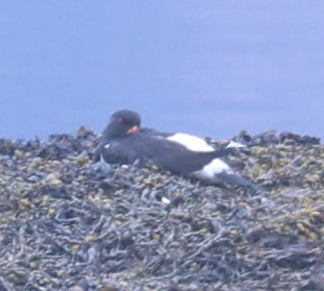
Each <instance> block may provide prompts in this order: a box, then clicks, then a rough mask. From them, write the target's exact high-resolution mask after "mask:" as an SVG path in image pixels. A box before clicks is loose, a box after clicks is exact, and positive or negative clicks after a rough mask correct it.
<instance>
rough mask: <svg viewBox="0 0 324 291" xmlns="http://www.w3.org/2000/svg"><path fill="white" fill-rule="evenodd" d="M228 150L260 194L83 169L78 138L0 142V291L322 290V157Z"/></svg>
mask: <svg viewBox="0 0 324 291" xmlns="http://www.w3.org/2000/svg"><path fill="white" fill-rule="evenodd" d="M234 139H235V140H237V141H239V142H242V143H244V144H246V146H247V147H246V148H245V149H242V150H240V151H238V153H237V154H236V155H234V156H231V157H229V161H228V162H229V163H232V164H235V163H236V164H238V163H241V164H242V162H243V164H244V165H243V166H244V167H240V173H241V174H242V175H244V176H245V177H247V178H249V179H251V180H253V181H256V182H257V183H258V184H259V185H260V186H261V188H262V189H261V190H260V191H257V192H256V191H252V190H251V189H243V188H240V187H233V186H228V187H225V188H220V187H215V186H210V185H203V184H201V183H199V182H196V181H190V180H188V179H185V178H183V177H179V176H172V175H170V174H169V173H166V172H162V171H160V170H159V169H157V168H156V167H154V166H152V167H150V168H144V169H138V168H137V167H136V166H120V167H116V166H110V165H108V164H105V163H103V162H99V163H97V164H93V163H92V154H93V150H94V148H95V146H96V143H97V135H96V134H95V133H94V132H92V131H91V130H88V129H85V128H80V129H79V131H78V132H77V133H76V135H67V134H62V135H58V134H56V135H52V136H51V137H50V138H49V140H48V142H41V141H39V140H37V139H36V140H31V141H22V140H16V141H12V140H8V139H0V168H1V174H0V290H1V291H5V290H7V291H9V290H10V291H14V290H30V291H31V290H33V291H34V290H63V291H64V290H72V291H82V290H102V291H104V290H105V291H128V290H132V291H133V290H135V291H136V290H138V291H142V290H161V291H162V290H165V291H171V290H172V291H176V290H183V291H187V290H192V291H196V290H207V291H208V290H224V291H225V290H231V291H233V290H240V291H241V290H247V291H251V290H324V287H323V286H324V253H323V242H322V237H323V233H324V202H323V195H324V190H323V183H324V181H323V178H324V170H323V169H324V168H323V165H324V146H323V145H321V144H320V142H319V139H316V138H313V137H308V136H304V137H303V136H299V135H296V134H292V133H281V134H278V133H276V132H274V131H270V132H266V133H263V134H260V135H257V136H250V135H249V134H247V133H246V132H242V133H240V134H239V135H238V136H237V137H235V138H234Z"/></svg>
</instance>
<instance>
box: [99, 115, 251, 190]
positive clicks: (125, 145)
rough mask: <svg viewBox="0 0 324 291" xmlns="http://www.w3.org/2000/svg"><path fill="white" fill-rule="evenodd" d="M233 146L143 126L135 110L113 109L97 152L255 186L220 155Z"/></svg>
mask: <svg viewBox="0 0 324 291" xmlns="http://www.w3.org/2000/svg"><path fill="white" fill-rule="evenodd" d="M232 152H233V148H232V147H226V148H222V149H217V150H216V149H215V148H214V147H212V146H211V145H209V144H208V143H207V142H206V141H205V140H204V139H202V138H200V137H196V136H193V135H189V134H185V133H170V132H163V131H158V130H155V129H151V128H141V117H140V115H139V114H138V113H137V112H135V111H132V110H128V109H122V110H118V111H116V112H114V113H113V114H112V116H111V118H110V121H109V123H108V125H107V126H106V128H105V129H104V131H103V134H102V136H101V141H100V143H99V145H98V147H97V149H96V150H95V152H94V159H95V161H98V160H99V159H100V158H102V159H103V160H104V161H106V162H108V163H110V164H132V163H134V162H135V161H137V164H139V165H141V166H145V165H147V164H149V163H153V164H156V165H157V166H158V167H160V168H162V169H164V170H168V171H170V172H171V173H173V174H177V175H184V176H189V177H194V178H197V179H199V180H202V181H205V182H208V183H211V184H219V183H221V184H222V183H229V184H236V185H240V186H244V187H245V186H246V187H254V183H252V182H251V181H249V180H247V179H245V178H243V177H242V176H240V175H239V174H237V173H235V172H234V171H233V170H232V169H231V167H230V166H229V165H227V164H226V163H225V162H224V161H222V160H221V159H220V158H221V157H224V156H226V155H228V154H230V153H232Z"/></svg>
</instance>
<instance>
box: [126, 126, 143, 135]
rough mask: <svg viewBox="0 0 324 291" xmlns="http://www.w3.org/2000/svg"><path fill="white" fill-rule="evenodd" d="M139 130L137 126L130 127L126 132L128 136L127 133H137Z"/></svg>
mask: <svg viewBox="0 0 324 291" xmlns="http://www.w3.org/2000/svg"><path fill="white" fill-rule="evenodd" d="M139 129H140V128H139V126H137V125H134V126H133V127H131V128H130V129H129V130H127V134H129V133H133V132H136V131H138V130H139Z"/></svg>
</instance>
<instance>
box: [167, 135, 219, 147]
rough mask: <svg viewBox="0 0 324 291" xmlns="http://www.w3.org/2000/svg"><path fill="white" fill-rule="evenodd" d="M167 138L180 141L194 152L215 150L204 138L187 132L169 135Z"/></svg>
mask: <svg viewBox="0 0 324 291" xmlns="http://www.w3.org/2000/svg"><path fill="white" fill-rule="evenodd" d="M167 139H168V140H172V141H175V142H177V143H180V144H182V145H184V146H185V147H186V148H187V149H188V150H191V151H194V152H211V151H214V150H215V149H214V148H213V147H212V146H211V145H209V144H208V143H207V142H206V141H205V140H204V139H203V138H200V137H198V136H194V135H190V134H186V133H176V134H174V135H171V136H169V137H168V138H167Z"/></svg>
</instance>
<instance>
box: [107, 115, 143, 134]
mask: <svg viewBox="0 0 324 291" xmlns="http://www.w3.org/2000/svg"><path fill="white" fill-rule="evenodd" d="M140 123H141V118H140V116H139V114H138V113H136V112H135V111H131V110H127V109H122V110H118V111H116V112H114V113H113V114H112V116H111V117H110V121H109V124H108V126H107V128H106V131H107V132H106V134H108V135H109V137H111V138H115V137H122V136H126V135H127V134H130V133H132V132H135V131H137V130H139V126H140Z"/></svg>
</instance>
